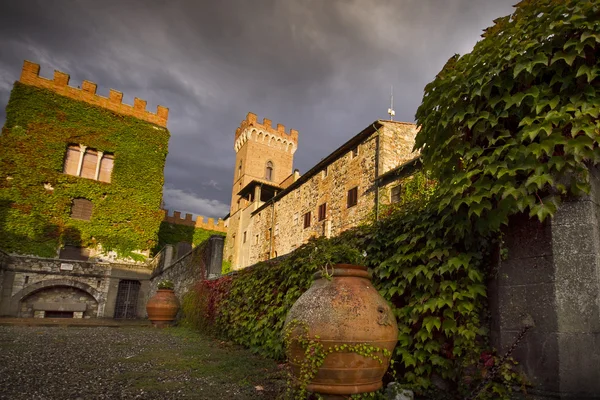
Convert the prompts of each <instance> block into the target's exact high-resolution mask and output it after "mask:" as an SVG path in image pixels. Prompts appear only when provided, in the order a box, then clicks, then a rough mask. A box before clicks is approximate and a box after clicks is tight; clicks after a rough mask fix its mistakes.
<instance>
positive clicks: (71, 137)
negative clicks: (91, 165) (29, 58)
mask: <svg viewBox="0 0 600 400" xmlns="http://www.w3.org/2000/svg"><path fill="white" fill-rule="evenodd" d="M6 111H7V112H6V123H5V126H4V128H3V130H2V135H0V248H1V249H3V250H5V251H9V252H16V253H21V254H32V255H37V256H43V257H55V256H56V254H57V249H58V247H59V246H61V245H62V244H74V245H81V246H94V245H96V244H101V245H102V246H103V248H104V249H107V250H115V251H117V252H118V254H119V255H121V256H131V255H132V252H133V251H134V250H144V249H150V248H152V247H154V246H155V244H156V241H157V233H158V229H159V226H160V223H161V221H162V219H163V212H162V211H161V210H160V202H161V197H162V186H163V182H164V178H163V169H164V165H165V159H166V156H167V147H168V140H169V132H168V131H167V130H166V129H164V128H162V127H158V126H155V125H153V124H150V123H147V122H144V121H141V120H138V119H136V118H133V117H127V116H122V115H119V114H115V113H113V112H111V111H108V110H105V109H102V108H99V107H95V106H92V105H89V104H87V103H84V102H80V101H76V100H72V99H69V98H66V97H63V96H60V95H58V94H55V93H53V92H51V91H48V90H45V89H39V88H35V87H32V86H29V85H25V84H22V83H19V82H17V83H15V86H14V88H13V90H12V92H11V96H10V100H9V103H8V106H7V108H6ZM69 144H83V145H86V146H88V147H90V148H93V149H96V150H99V151H104V152H108V153H112V154H114V157H115V160H114V166H113V171H112V182H111V183H104V182H99V181H94V180H90V179H85V178H81V177H75V176H70V175H66V174H63V173H62V171H63V163H64V157H65V152H66V149H67V146H68V145H69ZM45 184H46V185H50V186H51V187H52V188H53V190H48V189H45V188H44V185H45ZM74 198H85V199H88V200H90V201H92V203H93V207H94V208H93V214H92V218H91V220H90V221H80V220H75V219H72V218H70V212H71V202H72V199H74Z"/></svg>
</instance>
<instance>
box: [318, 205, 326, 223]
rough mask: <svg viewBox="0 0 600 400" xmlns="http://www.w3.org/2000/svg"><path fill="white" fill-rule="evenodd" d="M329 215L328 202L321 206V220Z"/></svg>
mask: <svg viewBox="0 0 600 400" xmlns="http://www.w3.org/2000/svg"><path fill="white" fill-rule="evenodd" d="M325 215H327V203H323V204H321V205H320V206H319V221H323V220H324V219H325Z"/></svg>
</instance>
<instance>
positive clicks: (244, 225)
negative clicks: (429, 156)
mask: <svg viewBox="0 0 600 400" xmlns="http://www.w3.org/2000/svg"><path fill="white" fill-rule="evenodd" d="M364 132H365V134H364V135H362V134H359V135H357V137H355V138H353V139H351V141H350V142H349V143H347V144H346V145H344V146H342V147H341V148H340V149H338V150H336V151H335V152H334V153H332V156H329V157H331V160H330V161H328V162H327V163H325V164H323V165H321V164H319V165H317V166H315V167H314V168H313V169H311V170H310V171H309V172H307V173H306V174H305V176H304V177H303V178H301V180H303V181H302V183H301V184H296V185H292V186H290V187H289V188H287V189H286V190H285V191H284V192H282V194H281V196H278V197H276V198H275V199H274V200H273V201H272V202H267V204H265V205H262V203H261V204H258V205H257V204H255V203H253V204H249V203H246V204H245V207H246V208H245V209H243V211H242V212H237V213H236V214H235V223H234V224H230V228H229V231H228V240H227V245H226V254H225V257H226V258H230V259H231V260H232V261H233V267H234V268H240V267H246V266H248V265H252V264H255V263H257V262H259V261H263V260H266V259H269V258H271V257H277V256H281V255H284V254H287V253H289V252H291V251H293V250H294V249H296V248H297V247H299V246H301V245H302V244H303V243H306V242H307V241H308V240H309V239H310V238H311V237H319V236H326V237H330V236H336V235H339V234H340V233H342V232H343V231H345V230H347V229H349V228H352V227H354V226H357V225H358V224H359V223H361V222H363V221H365V220H366V219H367V218H368V217H369V216H370V215H371V213H372V212H373V210H374V208H375V203H376V202H375V197H376V193H377V189H376V184H375V181H376V177H378V176H380V175H382V174H384V173H386V172H388V171H389V170H391V169H392V168H395V167H397V166H398V165H400V164H403V163H404V162H406V161H408V160H410V159H412V158H414V157H415V153H412V146H413V144H414V137H415V135H416V128H415V125H414V124H409V123H402V122H390V121H379V122H377V123H375V124H373V126H372V127H368V128H367V130H365V131H364ZM361 135H362V136H361ZM353 141H354V142H353ZM354 149H357V150H358V154H355V152H354V151H353V150H354ZM324 162H325V161H324ZM315 169H318V170H315ZM355 187H356V188H357V190H358V202H357V204H356V205H354V206H352V207H348V203H347V201H348V192H349V190H351V189H353V188H355ZM379 201H380V202H384V203H385V202H389V196H386V197H385V198H382V197H381V196H379ZM322 204H326V215H325V218H324V219H323V220H321V221H319V206H320V205H322ZM257 209H258V210H257ZM255 210H256V211H255ZM308 212H310V214H311V222H310V226H309V227H306V228H305V227H304V215H305V214H307V213H308ZM234 234H235V240H234V238H233V235H234ZM244 239H245V240H244Z"/></svg>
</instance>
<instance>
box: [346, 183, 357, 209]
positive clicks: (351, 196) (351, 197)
mask: <svg viewBox="0 0 600 400" xmlns="http://www.w3.org/2000/svg"><path fill="white" fill-rule="evenodd" d="M356 203H358V187H354V188H352V189H350V190H348V203H347V204H348V208H350V207H354V206H355V205H356Z"/></svg>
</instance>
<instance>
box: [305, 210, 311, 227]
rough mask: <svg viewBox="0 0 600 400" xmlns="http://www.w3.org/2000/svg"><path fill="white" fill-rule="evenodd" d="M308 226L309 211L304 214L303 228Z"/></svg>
mask: <svg viewBox="0 0 600 400" xmlns="http://www.w3.org/2000/svg"><path fill="white" fill-rule="evenodd" d="M309 226H310V211H309V212H307V213H306V214H304V229H306V228H308V227H309Z"/></svg>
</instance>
